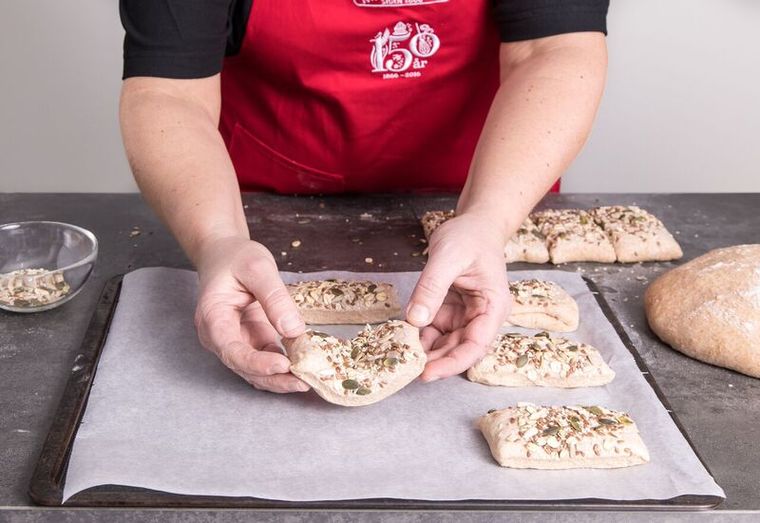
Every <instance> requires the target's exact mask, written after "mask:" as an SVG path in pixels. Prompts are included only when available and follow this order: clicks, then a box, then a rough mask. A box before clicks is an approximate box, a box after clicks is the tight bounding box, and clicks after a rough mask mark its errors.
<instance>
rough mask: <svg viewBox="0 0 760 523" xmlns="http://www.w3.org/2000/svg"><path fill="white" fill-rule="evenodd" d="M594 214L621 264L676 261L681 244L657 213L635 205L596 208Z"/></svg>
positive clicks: (681, 254)
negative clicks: (651, 212)
mask: <svg viewBox="0 0 760 523" xmlns="http://www.w3.org/2000/svg"><path fill="white" fill-rule="evenodd" d="M591 215H592V216H593V217H594V220H596V223H598V224H599V225H600V226H601V227H602V228H603V229H604V232H606V233H607V237H609V239H610V241H611V242H612V245H613V246H614V247H615V255H616V256H617V260H618V261H619V262H622V263H632V262H640V261H667V260H677V259H678V258H680V257H681V256H683V251H681V247H680V246H679V245H678V242H676V240H675V238H673V236H672V235H671V234H670V233H669V232H668V230H667V229H666V228H665V226H664V225H663V224H662V222H661V221H660V220H658V219H657V218H656V217H655V216H653V215H652V214H650V213H648V212H647V211H645V210H644V209H641V208H639V207H636V206H622V205H613V206H608V207H597V208H596V209H592V210H591Z"/></svg>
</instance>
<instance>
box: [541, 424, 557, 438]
mask: <svg viewBox="0 0 760 523" xmlns="http://www.w3.org/2000/svg"><path fill="white" fill-rule="evenodd" d="M558 432H559V427H558V426H556V425H552V426H551V427H547V428H545V429H544V431H543V432H542V433H541V435H542V436H556V435H557V433H558Z"/></svg>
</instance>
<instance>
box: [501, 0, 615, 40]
mask: <svg viewBox="0 0 760 523" xmlns="http://www.w3.org/2000/svg"><path fill="white" fill-rule="evenodd" d="M608 6H609V0H494V15H495V17H496V22H497V24H498V26H499V32H500V33H501V40H502V41H503V42H517V41H520V40H532V39H534V38H542V37H544V36H552V35H558V34H564V33H577V32H581V31H598V32H602V33H604V34H607V8H608Z"/></svg>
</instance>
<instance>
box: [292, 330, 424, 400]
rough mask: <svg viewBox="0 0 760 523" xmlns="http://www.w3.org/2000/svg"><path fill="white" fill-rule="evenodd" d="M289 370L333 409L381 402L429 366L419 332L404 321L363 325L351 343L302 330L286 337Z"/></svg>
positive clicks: (327, 335)
mask: <svg viewBox="0 0 760 523" xmlns="http://www.w3.org/2000/svg"><path fill="white" fill-rule="evenodd" d="M282 341H283V345H285V349H286V350H287V354H288V357H289V358H290V362H291V366H290V371H291V372H292V373H293V374H294V375H295V376H297V377H299V378H300V379H302V380H303V381H305V382H306V383H308V384H309V385H311V387H312V388H313V389H314V391H315V392H316V393H317V394H319V395H320V396H321V397H322V398H324V399H325V400H327V401H328V402H330V403H334V404H336V405H343V406H346V407H355V406H361V405H369V404H371V403H376V402H378V401H381V400H383V399H385V398H387V397H388V396H390V395H392V394H394V393H396V392H398V391H399V390H401V389H402V388H404V387H405V386H407V385H408V384H409V383H411V382H412V381H413V380H414V379H415V378H416V377H417V376H419V375H420V374H422V371H423V369H424V367H425V362H426V361H427V356H426V355H425V351H424V350H423V348H422V345H421V344H420V335H419V329H417V327H414V326H412V325H410V324H408V323H406V322H404V321H398V320H395V321H389V322H386V323H383V324H381V325H378V326H375V327H372V326H369V325H367V326H366V327H365V328H364V329H363V330H362V331H361V332H360V333H359V334H358V335H357V336H356V337H354V338H353V339H351V340H346V339H340V338H336V337H334V336H330V335H329V334H324V333H321V332H316V331H312V330H309V331H306V332H305V333H304V334H302V335H300V336H298V337H297V338H284V339H283V340H282Z"/></svg>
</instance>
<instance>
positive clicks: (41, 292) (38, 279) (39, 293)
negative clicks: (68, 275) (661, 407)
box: [0, 269, 71, 308]
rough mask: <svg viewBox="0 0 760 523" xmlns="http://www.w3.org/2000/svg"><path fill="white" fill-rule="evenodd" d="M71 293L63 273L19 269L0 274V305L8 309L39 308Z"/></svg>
mask: <svg viewBox="0 0 760 523" xmlns="http://www.w3.org/2000/svg"><path fill="white" fill-rule="evenodd" d="M69 292H71V286H70V285H69V284H68V282H66V280H65V278H64V276H63V272H61V271H49V270H47V269H19V270H16V271H12V272H8V273H4V274H0V304H2V305H6V306H9V307H30V308H31V307H41V306H44V305H49V304H51V303H55V302H57V301H58V300H60V299H62V298H63V297H65V296H66V295H67V294H69Z"/></svg>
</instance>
